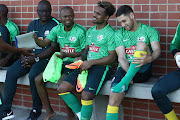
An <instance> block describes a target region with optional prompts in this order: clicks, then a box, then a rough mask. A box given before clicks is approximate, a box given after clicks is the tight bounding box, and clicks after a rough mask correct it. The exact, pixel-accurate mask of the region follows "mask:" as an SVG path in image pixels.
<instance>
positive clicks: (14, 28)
mask: <svg viewBox="0 0 180 120" xmlns="http://www.w3.org/2000/svg"><path fill="white" fill-rule="evenodd" d="M5 26H6V27H7V29H8V31H9V33H10V40H11V44H12V41H15V36H17V35H19V28H18V26H17V25H16V24H15V23H14V22H12V21H10V20H7V23H6V25H5Z"/></svg>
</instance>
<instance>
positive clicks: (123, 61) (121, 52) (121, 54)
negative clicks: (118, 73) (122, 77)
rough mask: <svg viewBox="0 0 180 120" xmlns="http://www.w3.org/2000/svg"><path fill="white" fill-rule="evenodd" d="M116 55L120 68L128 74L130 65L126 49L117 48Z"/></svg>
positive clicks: (122, 47)
mask: <svg viewBox="0 0 180 120" xmlns="http://www.w3.org/2000/svg"><path fill="white" fill-rule="evenodd" d="M116 53H117V56H118V62H119V64H120V66H121V67H122V69H123V70H124V71H126V72H127V71H128V69H129V63H128V60H127V58H126V53H125V47H124V46H118V47H116Z"/></svg>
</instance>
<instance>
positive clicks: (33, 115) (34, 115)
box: [26, 109, 41, 120]
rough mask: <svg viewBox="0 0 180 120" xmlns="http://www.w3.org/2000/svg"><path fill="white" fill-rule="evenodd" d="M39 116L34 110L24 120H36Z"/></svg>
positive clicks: (39, 113)
mask: <svg viewBox="0 0 180 120" xmlns="http://www.w3.org/2000/svg"><path fill="white" fill-rule="evenodd" d="M40 115H41V112H37V111H36V110H35V109H33V110H32V111H31V113H30V115H29V117H28V118H27V119H26V120H37V119H38V117H39V116H40Z"/></svg>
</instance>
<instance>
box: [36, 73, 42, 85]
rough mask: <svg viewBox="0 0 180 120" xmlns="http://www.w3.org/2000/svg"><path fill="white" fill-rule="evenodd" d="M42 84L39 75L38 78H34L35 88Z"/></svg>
mask: <svg viewBox="0 0 180 120" xmlns="http://www.w3.org/2000/svg"><path fill="white" fill-rule="evenodd" d="M42 82H43V78H42V76H39V75H38V76H37V77H36V78H35V83H36V86H37V85H41V84H42Z"/></svg>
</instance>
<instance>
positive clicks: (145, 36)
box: [106, 5, 160, 120]
mask: <svg viewBox="0 0 180 120" xmlns="http://www.w3.org/2000/svg"><path fill="white" fill-rule="evenodd" d="M116 17H117V21H118V22H119V23H120V24H121V26H122V28H120V29H118V30H117V31H116V32H115V42H116V53H117V55H118V61H119V66H118V68H117V71H116V73H115V75H114V77H113V79H112V89H111V92H110V97H109V105H108V107H107V114H106V120H118V109H119V105H120V104H121V102H122V100H123V98H124V96H125V92H127V90H128V86H129V83H137V82H146V81H148V79H149V78H150V77H151V74H152V73H151V63H152V61H154V60H155V59H157V58H158V57H159V55H160V43H159V33H158V31H157V30H156V29H155V28H153V27H150V26H148V25H145V24H142V23H140V22H138V21H136V20H135V16H134V12H133V10H132V8H131V7H130V6H127V5H123V6H121V7H119V8H118V10H117V12H116ZM142 92H143V91H142Z"/></svg>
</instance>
